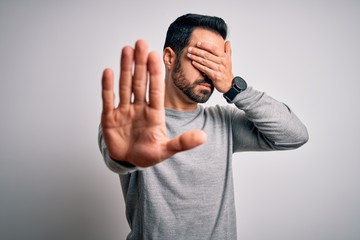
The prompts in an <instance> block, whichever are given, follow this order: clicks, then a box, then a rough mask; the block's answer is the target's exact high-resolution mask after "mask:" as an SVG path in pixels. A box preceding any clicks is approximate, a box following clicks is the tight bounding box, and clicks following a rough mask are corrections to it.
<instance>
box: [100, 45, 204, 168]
mask: <svg viewBox="0 0 360 240" xmlns="http://www.w3.org/2000/svg"><path fill="white" fill-rule="evenodd" d="M133 66H134V67H133ZM133 68H134V69H133ZM161 69H162V66H161V61H160V58H159V56H158V55H157V54H156V53H155V52H151V53H148V50H147V44H146V42H145V41H143V40H138V41H137V42H136V44H135V49H133V48H131V47H124V48H123V50H122V54H121V67H120V83H119V96H120V102H119V104H118V106H117V107H115V105H114V96H115V94H114V91H113V85H114V74H113V72H112V70H111V69H105V70H104V73H103V78H102V99H103V112H102V116H101V125H102V129H103V138H104V141H105V143H106V145H107V149H108V151H109V155H110V157H111V158H113V159H114V160H118V161H122V162H126V163H130V164H133V165H135V166H139V167H148V166H152V165H155V164H157V163H159V162H161V161H163V160H166V159H168V158H169V157H171V156H172V155H174V154H175V153H177V152H180V151H184V150H188V149H191V148H193V147H196V146H198V145H200V144H202V143H204V142H205V141H206V136H205V134H204V132H202V131H201V130H194V131H189V132H186V133H183V134H182V135H180V136H177V137H175V138H173V139H171V140H169V139H168V138H167V131H166V124H165V110H164V80H163V77H162V71H161ZM148 76H149V79H148ZM148 80H149V89H147V81H148ZM147 92H148V98H149V101H147V100H146V93H147Z"/></svg>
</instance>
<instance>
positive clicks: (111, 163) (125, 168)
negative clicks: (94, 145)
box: [98, 125, 138, 174]
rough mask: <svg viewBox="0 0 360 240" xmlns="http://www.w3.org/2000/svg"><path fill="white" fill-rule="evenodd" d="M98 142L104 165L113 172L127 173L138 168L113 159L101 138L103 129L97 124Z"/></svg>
mask: <svg viewBox="0 0 360 240" xmlns="http://www.w3.org/2000/svg"><path fill="white" fill-rule="evenodd" d="M98 144H99V148H100V152H101V154H102V156H103V159H104V161H105V164H106V166H107V167H108V168H109V169H110V170H111V171H113V172H115V173H118V174H127V173H131V172H134V171H136V170H137V169H138V168H137V167H135V166H130V165H125V164H122V163H120V162H118V161H115V160H113V159H112V158H111V157H110V155H109V152H108V149H107V146H106V144H105V141H104V139H103V131H102V127H101V125H100V126H99V133H98Z"/></svg>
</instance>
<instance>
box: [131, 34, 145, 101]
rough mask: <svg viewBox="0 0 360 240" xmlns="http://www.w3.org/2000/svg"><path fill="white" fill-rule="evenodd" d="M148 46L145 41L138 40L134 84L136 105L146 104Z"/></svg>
mask: <svg viewBox="0 0 360 240" xmlns="http://www.w3.org/2000/svg"><path fill="white" fill-rule="evenodd" d="M147 58H148V45H147V43H146V42H145V41H144V40H138V41H137V42H136V44H135V71H134V80H133V83H132V88H133V93H134V97H135V98H134V103H135V104H143V103H145V100H146V99H145V97H146V76H147Z"/></svg>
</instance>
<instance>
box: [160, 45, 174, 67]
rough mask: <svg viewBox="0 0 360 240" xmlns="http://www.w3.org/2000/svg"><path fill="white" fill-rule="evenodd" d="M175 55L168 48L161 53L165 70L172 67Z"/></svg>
mask: <svg viewBox="0 0 360 240" xmlns="http://www.w3.org/2000/svg"><path fill="white" fill-rule="evenodd" d="M175 59H176V54H175V52H174V50H172V49H171V48H170V47H166V48H165V49H164V52H163V60H164V64H165V67H166V69H171V68H172V67H173V66H174V63H175Z"/></svg>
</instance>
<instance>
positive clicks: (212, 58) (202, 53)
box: [188, 47, 220, 63]
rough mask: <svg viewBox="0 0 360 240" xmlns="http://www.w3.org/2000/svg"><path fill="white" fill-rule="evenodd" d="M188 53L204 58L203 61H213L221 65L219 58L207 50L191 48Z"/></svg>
mask: <svg viewBox="0 0 360 240" xmlns="http://www.w3.org/2000/svg"><path fill="white" fill-rule="evenodd" d="M188 53H190V54H192V55H194V56H197V57H200V58H203V59H205V60H208V61H212V62H215V63H220V61H219V57H217V56H216V55H214V54H212V53H211V52H209V51H206V50H203V49H200V48H197V47H189V48H188Z"/></svg>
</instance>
